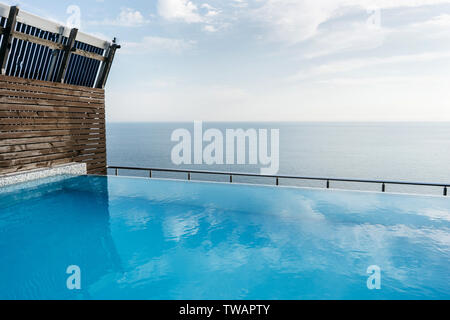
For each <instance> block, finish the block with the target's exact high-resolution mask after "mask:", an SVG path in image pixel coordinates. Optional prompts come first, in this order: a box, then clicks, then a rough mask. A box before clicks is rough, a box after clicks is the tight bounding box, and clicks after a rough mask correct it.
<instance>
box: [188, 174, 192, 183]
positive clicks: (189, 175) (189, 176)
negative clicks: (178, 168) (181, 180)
mask: <svg viewBox="0 0 450 320" xmlns="http://www.w3.org/2000/svg"><path fill="white" fill-rule="evenodd" d="M188 181H191V173H190V172H188Z"/></svg>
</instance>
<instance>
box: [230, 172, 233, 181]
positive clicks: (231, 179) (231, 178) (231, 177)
mask: <svg viewBox="0 0 450 320" xmlns="http://www.w3.org/2000/svg"><path fill="white" fill-rule="evenodd" d="M230 183H233V175H232V174H230Z"/></svg>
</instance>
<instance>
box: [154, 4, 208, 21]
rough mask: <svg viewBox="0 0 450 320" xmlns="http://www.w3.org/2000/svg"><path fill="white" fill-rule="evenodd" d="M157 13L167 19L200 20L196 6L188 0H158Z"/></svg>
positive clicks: (201, 19)
mask: <svg viewBox="0 0 450 320" xmlns="http://www.w3.org/2000/svg"><path fill="white" fill-rule="evenodd" d="M158 13H159V15H160V16H161V17H163V18H164V19H167V20H181V21H184V22H187V23H196V22H202V21H203V18H202V17H201V16H200V14H199V13H198V8H197V6H196V5H195V4H194V3H193V2H191V1H189V0H158Z"/></svg>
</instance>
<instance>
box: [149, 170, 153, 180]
mask: <svg viewBox="0 0 450 320" xmlns="http://www.w3.org/2000/svg"><path fill="white" fill-rule="evenodd" d="M149 177H150V179H151V178H152V170H149Z"/></svg>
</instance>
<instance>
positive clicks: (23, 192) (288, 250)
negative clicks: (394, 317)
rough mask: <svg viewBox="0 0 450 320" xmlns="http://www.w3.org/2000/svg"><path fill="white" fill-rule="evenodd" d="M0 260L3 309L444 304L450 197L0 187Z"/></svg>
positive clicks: (201, 187) (195, 187) (112, 182)
mask: <svg viewBox="0 0 450 320" xmlns="http://www.w3.org/2000/svg"><path fill="white" fill-rule="evenodd" d="M0 259H1V261H0V298H1V299H419V298H423V299H449V298H450V272H449V271H450V199H449V198H445V197H433V196H411V195H395V194H381V193H369V192H353V191H332V190H314V189H300V188H285V187H279V188H276V187H265V186H249V185H229V184H219V183H205V182H200V183H197V182H182V181H171V180H149V179H140V178H123V177H93V176H89V177H88V176H80V177H71V176H61V177H57V178H48V179H44V180H40V181H38V182H31V183H27V184H21V185H16V186H12V187H8V188H3V189H0ZM70 265H77V266H79V267H80V270H81V290H68V289H67V286H66V280H67V278H68V277H69V276H70V275H68V274H66V269H67V267H68V266H70ZM371 265H377V266H379V267H380V269H381V289H380V290H369V289H368V288H367V284H366V283H367V278H368V276H369V274H367V273H366V270H367V268H368V267H369V266H371Z"/></svg>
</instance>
